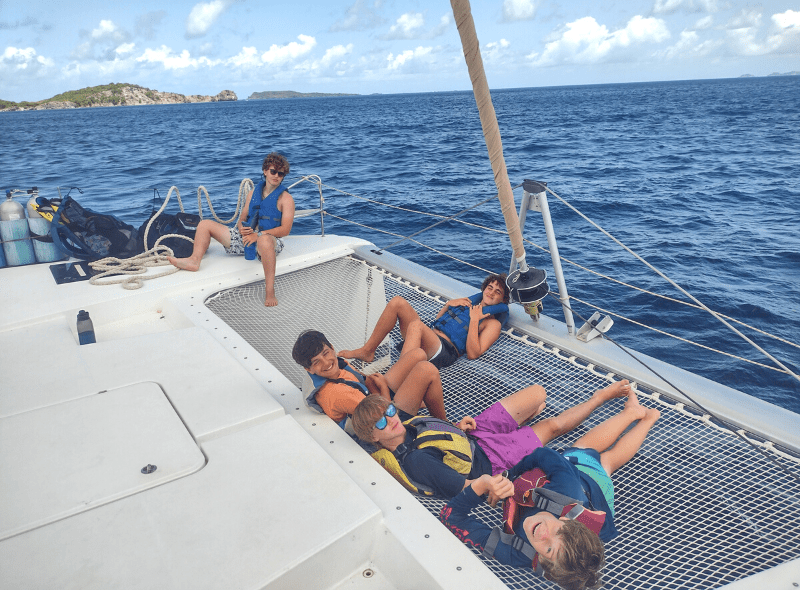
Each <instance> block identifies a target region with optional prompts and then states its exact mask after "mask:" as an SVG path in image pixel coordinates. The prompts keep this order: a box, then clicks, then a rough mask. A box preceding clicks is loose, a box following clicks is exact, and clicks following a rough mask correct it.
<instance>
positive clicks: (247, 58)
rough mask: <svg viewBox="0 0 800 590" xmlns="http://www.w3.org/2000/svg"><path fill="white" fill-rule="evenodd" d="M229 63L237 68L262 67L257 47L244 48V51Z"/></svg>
mask: <svg viewBox="0 0 800 590" xmlns="http://www.w3.org/2000/svg"><path fill="white" fill-rule="evenodd" d="M228 63H230V64H233V65H235V66H260V65H261V58H259V57H258V50H257V49H256V48H255V47H242V50H241V51H240V52H239V53H238V54H236V55H234V56H233V57H231V58H229V59H228Z"/></svg>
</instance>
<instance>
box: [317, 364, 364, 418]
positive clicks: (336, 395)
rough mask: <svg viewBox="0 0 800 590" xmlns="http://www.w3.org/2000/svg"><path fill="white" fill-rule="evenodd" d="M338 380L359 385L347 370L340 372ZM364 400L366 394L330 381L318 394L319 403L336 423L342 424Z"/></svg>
mask: <svg viewBox="0 0 800 590" xmlns="http://www.w3.org/2000/svg"><path fill="white" fill-rule="evenodd" d="M338 378H339V379H345V380H347V381H354V382H356V383H358V380H357V379H356V378H355V376H354V375H353V374H352V373H351V372H350V371H348V370H346V369H340V370H339V376H338ZM356 387H358V386H356ZM362 399H364V394H363V393H361V391H359V390H358V389H355V388H353V387H350V386H349V385H344V384H343V383H331V382H330V381H329V382H328V383H326V384H325V385H323V386H322V387H320V389H319V391H318V392H317V403H318V404H319V405H320V406H321V407H322V409H323V410H324V411H325V414H327V415H328V417H329V418H331V419H332V420H333V421H334V422H341V421H342V420H344V418H345V416H347V415H348V414H352V413H353V411H354V410H355V409H356V406H357V405H358V403H359V402H360V401H361V400H362Z"/></svg>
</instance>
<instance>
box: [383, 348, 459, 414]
mask: <svg viewBox="0 0 800 590" xmlns="http://www.w3.org/2000/svg"><path fill="white" fill-rule="evenodd" d="M417 350H419V349H417ZM408 356H410V355H408ZM398 362H400V361H398ZM392 389H394V387H392ZM395 391H396V392H397V394H396V395H395V396H394V405H395V406H397V407H398V408H400V409H402V410H404V411H406V412H408V413H409V414H412V415H414V414H417V413H418V412H419V408H420V405H421V404H422V402H425V406H426V407H427V408H428V411H429V412H430V413H431V416H433V417H435V418H439V419H440V420H447V412H445V409H444V397H443V396H444V394H443V392H442V379H441V377H440V376H439V371H438V369H437V368H436V367H434V366H433V365H432V364H431V363H429V362H428V361H422V362H421V363H417V364H416V365H414V368H413V369H411V372H410V373H409V374H408V377H407V378H406V379H405V380H404V381H403V384H402V385H401V386H400V387H399V388H398V389H396V390H395Z"/></svg>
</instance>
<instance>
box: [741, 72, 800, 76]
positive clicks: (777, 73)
mask: <svg viewBox="0 0 800 590" xmlns="http://www.w3.org/2000/svg"><path fill="white" fill-rule="evenodd" d="M770 76H800V72H797V71H795V72H784V73H783V74H781V73H780V72H772V73H771V74H767V75H766V76H754V75H753V74H742V75H741V76H739V77H740V78H769V77H770Z"/></svg>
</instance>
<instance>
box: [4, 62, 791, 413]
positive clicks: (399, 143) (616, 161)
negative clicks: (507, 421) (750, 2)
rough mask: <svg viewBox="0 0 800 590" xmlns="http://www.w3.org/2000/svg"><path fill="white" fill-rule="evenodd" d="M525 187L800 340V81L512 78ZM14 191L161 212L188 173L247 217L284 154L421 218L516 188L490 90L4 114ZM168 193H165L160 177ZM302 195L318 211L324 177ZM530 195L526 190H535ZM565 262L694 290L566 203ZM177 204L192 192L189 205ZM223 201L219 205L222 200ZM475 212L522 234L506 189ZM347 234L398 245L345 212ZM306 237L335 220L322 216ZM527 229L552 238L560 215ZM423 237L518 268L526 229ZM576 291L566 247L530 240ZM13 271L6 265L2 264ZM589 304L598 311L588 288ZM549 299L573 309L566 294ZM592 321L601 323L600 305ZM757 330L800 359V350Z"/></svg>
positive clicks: (752, 353) (511, 140)
mask: <svg viewBox="0 0 800 590" xmlns="http://www.w3.org/2000/svg"><path fill="white" fill-rule="evenodd" d="M492 96H493V101H494V105H495V109H496V111H497V116H498V120H499V123H500V130H501V134H502V139H503V145H504V152H505V159H506V163H507V166H508V170H509V176H510V178H511V183H512V185H517V184H520V183H521V182H522V181H523V179H526V178H530V179H536V180H541V181H546V182H547V183H548V186H549V187H550V188H551V189H552V190H553V191H555V192H556V193H557V194H558V195H560V196H562V197H563V198H564V199H566V200H568V201H569V202H570V203H571V204H572V205H573V206H575V207H576V208H577V209H579V210H580V211H582V212H583V213H584V214H585V215H587V216H588V217H589V218H591V219H592V220H594V221H595V222H596V223H597V224H599V225H601V226H602V227H604V228H605V229H606V230H607V231H609V232H611V233H612V234H613V235H614V236H615V237H617V238H618V239H619V240H621V241H622V242H624V243H625V244H627V245H628V246H629V247H630V248H632V249H633V250H634V251H636V252H638V253H639V254H640V255H641V256H643V257H644V258H645V259H646V260H648V261H649V262H650V263H651V264H653V265H655V266H656V267H657V268H659V269H660V270H661V271H662V272H664V273H665V274H667V275H668V276H670V277H671V278H672V279H673V280H674V281H676V282H677V283H679V284H680V285H682V286H683V287H684V288H685V289H687V290H688V291H689V292H691V293H692V294H693V295H694V296H696V297H697V298H699V299H700V300H701V301H703V302H704V303H705V304H706V305H707V306H709V307H710V308H712V309H714V310H716V311H718V312H721V313H723V314H725V315H728V316H731V317H733V318H736V319H738V320H740V321H742V322H745V323H747V324H750V325H752V326H754V327H755V328H758V329H759V330H763V331H766V332H769V333H771V334H773V335H775V336H777V337H779V338H782V339H784V340H787V341H789V342H795V343H797V342H800V302H798V299H800V295H799V294H800V230H799V229H798V228H800V181H799V180H798V179H799V178H800V132H798V130H799V129H800V76H794V77H788V76H787V77H769V78H743V79H731V80H698V81H685V82H665V83H641V84H611V85H595V86H569V87H552V88H521V89H507V90H496V91H493V93H492ZM0 134H1V136H2V143H3V148H2V150H0V187H1V188H2V189H3V190H4V191H5V190H7V189H9V188H29V187H31V186H34V185H36V186H38V187H39V188H40V191H41V194H42V195H44V196H48V197H54V196H57V190H56V187H61V190H62V193H63V194H66V192H67V191H68V190H69V188H70V187H80V188H81V189H82V190H83V193H82V194H79V193H78V192H77V190H73V191H72V196H73V197H76V198H77V200H78V202H80V203H81V204H83V205H84V206H87V207H91V208H94V209H96V210H99V211H103V212H107V213H112V214H115V215H117V216H119V217H120V218H122V219H124V220H125V221H127V222H129V223H131V224H132V225H135V226H137V227H138V226H139V225H140V224H141V223H142V222H143V221H144V220H145V219H147V217H148V216H149V215H150V213H151V211H152V210H153V208H154V207H158V206H159V205H160V202H161V201H160V200H159V199H163V198H164V197H166V195H167V191H168V189H169V187H170V186H172V185H176V186H178V188H179V189H180V190H181V194H182V196H183V198H184V202H185V203H187V205H188V206H187V210H189V211H196V209H197V204H196V189H197V187H198V185H201V184H202V185H204V186H206V187H207V188H208V189H209V191H210V192H211V195H212V198H213V199H214V204H215V208H216V209H217V211H218V212H221V213H228V216H230V214H231V213H232V210H233V208H234V206H235V202H236V197H237V194H238V187H239V183H240V181H241V180H242V179H243V178H245V177H249V178H253V179H257V177H258V175H259V174H260V165H261V160H262V158H263V156H264V155H265V154H266V153H267V152H269V151H272V150H277V151H280V152H282V153H283V154H285V155H286V156H287V157H288V159H289V161H290V162H291V165H292V171H291V174H290V178H289V181H290V182H291V181H293V180H296V179H297V178H299V176H300V175H306V174H317V175H319V176H320V177H321V178H322V180H323V182H324V183H325V184H327V185H331V186H333V187H336V188H338V189H341V190H342V191H345V192H347V193H352V194H355V195H359V196H362V197H366V198H369V199H373V200H377V201H381V202H384V203H389V204H392V205H398V206H402V207H404V208H409V209H413V210H416V211H421V212H429V213H446V214H453V213H456V212H457V211H459V210H461V209H462V208H466V207H468V206H470V205H473V204H475V203H477V202H479V201H481V200H482V199H484V198H486V197H488V196H491V195H492V194H493V193H495V192H496V189H495V185H494V181H493V175H492V171H491V168H490V164H489V160H488V157H487V152H486V147H485V144H484V140H483V135H482V133H481V128H480V121H479V119H478V113H477V108H476V106H475V101H474V98H473V96H472V93H471V92H452V93H429V94H394V95H372V96H356V97H337V98H318V99H288V100H268V101H267V100H265V101H239V102H235V103H212V104H187V105H164V106H142V107H116V108H94V109H77V110H62V111H38V112H13V113H0ZM154 189H157V190H154ZM292 192H293V194H294V197H295V199H296V201H297V203H298V207H299V208H311V207H314V206H316V204H317V202H318V196H317V194H316V193H315V191H314V189H313V187H312V186H311V185H309V184H305V185H303V186H301V187H298V188H296V189H294V190H293V191H292ZM521 196H522V192H521V189H517V190H515V197H516V199H517V203H519V200H520V199H521ZM325 198H326V208H327V209H328V210H329V211H330V212H332V213H334V214H336V215H339V216H341V217H344V218H346V219H350V220H353V221H356V222H358V223H362V224H366V225H369V226H374V227H378V228H381V229H383V230H386V231H390V232H394V233H401V234H406V235H407V234H409V233H411V232H414V231H417V230H419V229H422V228H423V227H425V226H426V225H429V224H431V223H433V221H435V219H432V218H430V217H425V216H422V215H418V214H414V213H407V212H403V211H400V210H396V209H387V208H384V207H379V206H377V205H374V204H372V203H370V202H367V201H363V200H358V199H355V198H353V197H351V196H348V195H346V194H343V193H337V192H335V191H331V190H326V192H325ZM549 201H550V208H551V212H552V217H553V223H554V226H555V231H556V235H557V237H558V239H559V248H560V251H561V255H562V256H564V257H565V258H568V259H569V260H571V261H573V262H575V263H578V264H580V265H582V266H585V267H588V268H590V269H592V270H594V271H597V272H600V273H602V274H604V275H608V276H611V277H614V278H616V279H618V280H620V281H624V282H626V283H630V284H633V285H636V286H639V287H641V288H643V289H647V290H650V291H655V292H658V293H661V294H663V295H668V296H670V297H674V298H676V299H681V300H684V299H685V297H684V296H683V295H681V294H679V293H678V292H677V291H676V290H675V289H674V288H673V287H671V286H670V285H668V284H667V283H666V282H665V281H664V280H663V279H661V278H660V277H658V276H657V275H655V274H654V273H653V272H652V271H651V270H649V269H647V268H646V267H644V266H643V265H642V264H641V263H640V262H638V261H636V260H635V259H634V258H633V257H632V256H631V255H630V254H628V253H626V252H625V251H623V250H622V249H621V248H619V247H618V246H617V245H615V244H613V243H612V242H611V241H610V240H609V239H608V238H606V237H605V236H603V235H602V234H601V233H600V232H598V231H597V230H596V229H594V228H593V227H591V226H590V225H588V224H587V223H586V222H585V221H584V220H583V219H581V218H580V217H578V216H577V215H576V214H575V213H574V212H572V211H571V210H569V209H568V208H567V207H565V206H564V205H563V204H562V203H560V202H559V201H558V200H557V199H556V198H554V197H553V196H550V197H549ZM170 210H173V211H175V210H177V201H176V200H175V199H174V198H173V200H172V201H170ZM205 213H206V215H208V210H207V209H206V210H205ZM463 219H464V220H466V221H470V222H473V223H476V224H480V225H484V226H489V227H492V228H497V229H504V227H505V225H504V222H503V218H502V215H501V213H500V208H499V205H498V203H497V202H496V201H494V202H490V203H488V204H485V205H482V206H481V207H479V208H477V209H475V210H473V211H471V212H469V213H467V214H466V215H464V216H463ZM325 230H326V233H348V234H354V233H355V234H357V235H361V236H363V237H366V238H368V239H370V240H372V241H373V242H375V243H376V244H378V245H379V246H387V245H389V244H391V243H392V242H394V241H395V238H394V237H392V236H389V235H387V234H382V233H379V232H375V231H369V230H364V229H363V228H360V227H357V226H353V225H350V224H348V223H345V222H342V221H338V220H336V219H334V218H332V217H327V218H326V225H325ZM293 231H294V233H317V232H318V231H319V219H318V218H313V219H305V220H299V221H298V222H297V223H296V224H295V227H294V230H293ZM524 235H525V237H526V238H527V239H529V240H531V241H533V242H535V243H536V244H538V245H540V246H544V247H546V246H547V242H546V238H545V235H544V230H543V226H542V221H541V216H539V215H538V214H537V213H533V212H532V213H531V214H530V215H529V218H528V222H527V224H526V228H525V233H524ZM417 239H418V240H419V241H421V242H423V243H424V244H427V245H428V246H432V247H434V248H436V249H438V250H441V251H444V252H447V253H450V254H453V255H455V256H456V257H458V258H460V259H462V260H465V261H467V262H469V263H470V264H474V265H476V266H478V267H481V268H485V269H490V270H492V271H498V272H506V271H507V270H508V266H509V261H510V258H511V248H510V246H509V244H508V239H507V237H506V236H503V235H501V234H497V233H492V232H487V231H477V232H476V231H474V230H472V229H471V228H469V227H468V226H464V225H462V224H459V223H456V222H452V221H451V222H447V223H444V224H442V225H439V226H438V227H436V228H435V229H433V230H430V231H429V232H427V233H423V234H421V235H420V236H418V237H417ZM526 249H527V250H528V260H529V262H530V263H531V264H533V265H535V266H538V267H541V268H545V269H546V270H548V274H549V275H550V277H551V279H550V285H551V289H553V290H556V289H557V285H556V283H555V279H554V276H553V271H552V265H551V263H550V260H549V255H548V254H545V253H543V252H542V251H541V250H539V249H537V248H535V247H532V246H526ZM391 251H393V252H394V253H396V254H398V255H401V256H405V257H407V258H410V259H412V260H414V261H416V262H419V263H421V264H424V265H428V266H431V267H433V268H435V269H437V270H439V271H441V272H443V273H445V274H447V275H450V276H453V277H456V278H459V279H461V280H464V281H466V282H468V283H471V284H474V285H478V284H479V283H480V281H481V278H482V276H483V275H484V273H483V271H482V270H479V269H476V268H473V267H471V266H466V265H464V264H462V263H460V262H456V261H454V260H452V259H449V258H446V257H444V256H442V255H440V254H437V253H435V252H433V251H431V250H428V249H425V248H422V247H420V246H417V245H414V244H413V243H410V242H405V243H403V244H400V245H398V246H395V247H393V248H392V249H391ZM564 272H565V275H566V281H567V288H568V289H569V293H570V295H572V296H574V297H577V298H579V299H582V300H584V301H588V302H590V303H593V304H595V305H598V306H599V307H602V308H604V309H608V310H612V311H614V312H616V313H618V314H620V315H622V316H625V317H626V318H630V319H632V320H635V321H636V322H640V323H643V324H647V325H650V326H653V327H656V328H658V329H659V330H663V331H666V332H670V333H673V334H675V335H678V336H680V337H682V338H686V339H689V340H692V341H695V342H697V343H700V344H702V345H704V346H709V347H713V348H718V349H722V350H724V351H726V352H728V353H730V354H733V355H737V356H742V357H745V358H747V359H751V360H755V361H758V362H759V363H763V364H766V365H771V364H772V363H771V362H770V361H769V360H768V359H766V358H765V357H764V356H763V355H762V354H761V353H760V352H758V351H756V350H755V349H753V348H752V347H751V346H750V345H749V344H747V343H745V342H744V341H743V340H741V338H740V337H739V336H737V335H735V334H734V333H732V332H730V331H729V330H728V329H727V328H725V327H724V326H722V325H721V324H720V323H719V322H718V321H717V320H716V319H714V318H713V317H711V316H710V315H709V314H707V313H706V312H704V311H700V310H697V309H692V308H690V307H686V306H683V305H681V304H678V303H672V302H669V301H666V300H663V299H657V298H654V297H652V296H650V295H645V294H643V293H640V292H638V291H632V290H631V289H629V288H627V287H623V286H621V285H619V284H617V283H614V282H610V281H608V280H606V279H601V278H598V277H596V276H595V275H592V274H589V273H587V272H586V271H584V270H581V269H579V268H577V267H575V266H572V265H571V264H567V263H564ZM1 273H2V271H1V270H0V276H2V274H1ZM573 305H574V308H575V311H576V312H577V313H579V314H581V315H583V316H585V317H588V316H589V315H591V313H592V311H593V310H592V309H590V308H589V307H587V306H585V305H582V304H580V303H577V302H575V303H574V304H573ZM545 313H546V314H548V315H552V316H554V317H557V318H563V316H561V311H560V308H559V306H558V305H557V303H556V302H555V300H553V299H550V300H547V301H545ZM578 322H579V323H580V320H578ZM744 332H745V333H746V334H747V335H748V336H749V337H750V338H752V339H753V340H754V341H755V342H757V343H758V344H759V345H760V346H763V347H764V348H766V349H767V350H768V351H769V352H770V353H771V354H773V355H775V356H776V357H778V358H779V359H781V360H782V362H784V363H787V364H788V365H789V366H790V367H791V368H792V370H793V371H795V372H797V371H798V370H800V349H799V348H797V346H796V345H794V346H793V345H791V344H787V343H784V342H782V341H780V340H775V339H773V338H770V337H767V336H765V335H763V334H761V333H759V332H754V331H753V330H750V329H746V328H745V329H744ZM610 336H612V337H613V338H615V339H616V340H617V341H619V342H620V343H621V344H623V345H625V346H629V347H632V348H635V349H637V350H640V351H642V352H645V353H647V354H649V355H652V356H656V357H659V358H661V359H663V360H666V361H668V362H670V363H673V364H675V365H677V366H680V367H682V368H685V369H688V370H690V371H693V372H696V373H698V374H700V375H703V376H706V377H708V378H711V379H714V380H716V381H719V382H722V383H724V384H726V385H729V386H732V387H734V388H737V389H740V390H742V391H745V392H747V393H749V394H751V395H754V396H757V397H759V398H762V399H764V400H767V401H769V402H771V403H774V404H777V405H779V406H782V407H785V408H788V409H790V410H792V411H794V412H797V413H800V383H799V382H798V381H797V380H795V379H794V378H792V377H790V376H787V375H785V374H782V373H779V372H776V371H773V370H770V369H767V368H761V367H759V366H757V365H753V364H750V363H746V362H742V361H738V360H734V359H731V358H728V357H724V356H721V355H718V354H716V353H711V352H708V351H707V350H705V349H703V348H699V347H696V346H693V345H691V344H685V343H683V342H679V341H677V340H675V339H673V338H669V337H667V336H662V335H659V334H657V333H654V332H652V331H650V330H646V329H644V328H641V327H639V326H637V325H635V324H632V323H630V322H627V321H625V320H622V319H619V318H615V325H614V327H613V329H612V331H611V332H610Z"/></svg>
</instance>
